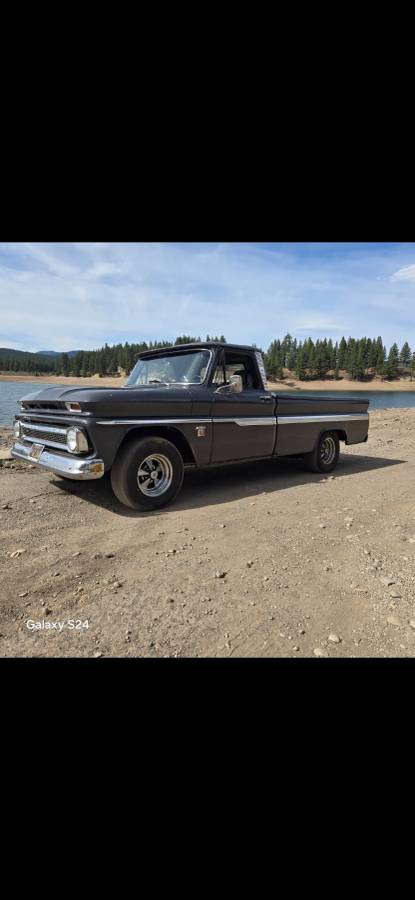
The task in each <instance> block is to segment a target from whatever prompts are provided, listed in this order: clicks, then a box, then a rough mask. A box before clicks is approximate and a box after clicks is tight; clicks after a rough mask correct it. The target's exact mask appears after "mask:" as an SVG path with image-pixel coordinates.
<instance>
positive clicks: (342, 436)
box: [336, 428, 347, 444]
mask: <svg viewBox="0 0 415 900" xmlns="http://www.w3.org/2000/svg"><path fill="white" fill-rule="evenodd" d="M336 431H337V435H338V438H339V441H344V443H345V444H347V434H346V432H345V431H342V430H340V429H339V428H336Z"/></svg>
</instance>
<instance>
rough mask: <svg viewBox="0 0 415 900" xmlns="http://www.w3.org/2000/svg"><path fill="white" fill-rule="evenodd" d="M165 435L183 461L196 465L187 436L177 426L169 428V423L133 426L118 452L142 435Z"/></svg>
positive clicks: (186, 463)
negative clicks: (140, 426)
mask: <svg viewBox="0 0 415 900" xmlns="http://www.w3.org/2000/svg"><path fill="white" fill-rule="evenodd" d="M152 436H154V437H163V438H165V439H166V441H170V443H171V444H174V446H175V447H176V448H177V450H178V451H179V453H180V454H181V457H182V459H183V462H184V464H185V465H191V466H194V465H196V460H195V458H194V456H193V452H192V449H191V447H190V445H189V444H188V442H187V440H186V438H185V437H184V435H183V434H182V433H181V431H178V430H177V429H176V428H169V427H168V426H167V425H154V426H152V425H149V426H144V427H142V428H132V429H131V430H130V431H128V432H127V434H126V435H125V436H124V438H123V440H122V441H121V443H120V446H119V447H118V451H117V453H119V451H120V450H121V447H124V446H125V444H126V443H128V442H129V441H132V440H136V439H137V438H141V437H152Z"/></svg>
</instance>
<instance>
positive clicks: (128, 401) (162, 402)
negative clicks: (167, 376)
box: [21, 384, 193, 418]
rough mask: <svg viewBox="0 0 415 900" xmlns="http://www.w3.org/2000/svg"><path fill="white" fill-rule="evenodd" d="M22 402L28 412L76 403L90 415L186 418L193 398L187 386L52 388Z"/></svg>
mask: <svg viewBox="0 0 415 900" xmlns="http://www.w3.org/2000/svg"><path fill="white" fill-rule="evenodd" d="M21 399H22V401H23V402H24V403H27V404H29V409H33V410H34V409H35V408H40V409H43V410H46V409H47V408H48V406H49V404H50V409H51V410H53V409H55V410H56V411H58V409H59V408H60V407H61V406H62V407H63V408H64V404H65V403H69V402H73V403H80V404H81V406H82V411H85V412H87V413H91V414H92V415H94V416H103V417H113V418H118V417H120V418H122V417H128V416H134V417H135V416H141V415H143V416H148V417H150V418H152V417H153V416H158V415H160V416H162V417H163V418H164V417H165V416H166V417H167V416H169V415H172V414H173V415H177V410H178V411H180V413H181V414H182V415H190V413H191V408H192V403H193V398H192V394H191V390H190V388H189V387H188V386H187V385H185V384H184V385H174V386H172V387H169V386H168V385H160V384H154V385H143V386H140V387H122V388H106V387H93V388H90V387H85V388H83V387H79V388H78V387H70V386H68V387H65V386H62V385H56V386H54V387H50V388H44V389H43V390H41V391H37V392H35V393H31V394H26V395H25V396H23V397H22V398H21ZM55 404H57V405H58V406H57V407H56V405H55Z"/></svg>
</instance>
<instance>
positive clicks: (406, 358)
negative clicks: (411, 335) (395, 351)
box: [400, 341, 412, 369]
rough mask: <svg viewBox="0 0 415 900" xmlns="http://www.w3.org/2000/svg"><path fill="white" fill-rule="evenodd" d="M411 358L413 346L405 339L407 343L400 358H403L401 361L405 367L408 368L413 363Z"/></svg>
mask: <svg viewBox="0 0 415 900" xmlns="http://www.w3.org/2000/svg"><path fill="white" fill-rule="evenodd" d="M411 359H412V352H411V348H410V346H409V344H408V341H405V343H404V345H403V347H402V350H401V353H400V360H401V363H402V365H403V367H404V369H407V368H408V367H409V366H410V365H411Z"/></svg>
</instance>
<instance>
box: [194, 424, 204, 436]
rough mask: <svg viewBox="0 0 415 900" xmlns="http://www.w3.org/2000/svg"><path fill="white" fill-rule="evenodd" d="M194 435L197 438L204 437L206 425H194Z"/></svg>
mask: <svg viewBox="0 0 415 900" xmlns="http://www.w3.org/2000/svg"><path fill="white" fill-rule="evenodd" d="M196 435H197V437H198V438H204V437H206V425H197V426H196Z"/></svg>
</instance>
